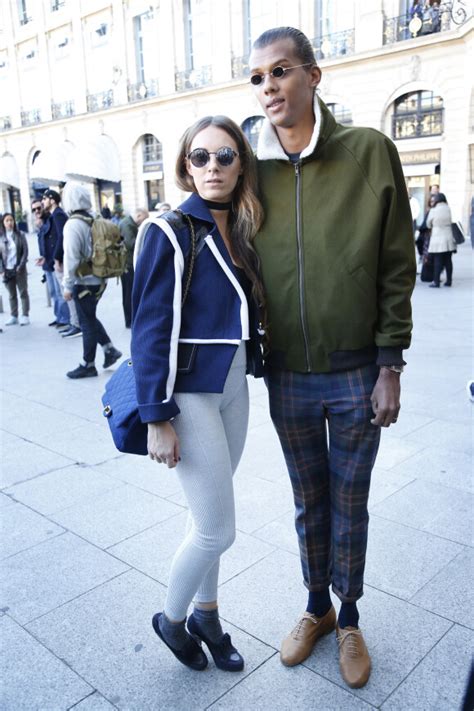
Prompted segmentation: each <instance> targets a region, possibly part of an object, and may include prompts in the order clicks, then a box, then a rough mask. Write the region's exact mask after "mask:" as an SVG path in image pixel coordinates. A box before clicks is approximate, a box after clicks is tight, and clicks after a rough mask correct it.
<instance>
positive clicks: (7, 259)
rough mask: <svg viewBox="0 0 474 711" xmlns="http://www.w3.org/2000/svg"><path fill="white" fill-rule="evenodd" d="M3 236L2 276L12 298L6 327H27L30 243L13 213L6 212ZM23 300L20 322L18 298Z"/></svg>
mask: <svg viewBox="0 0 474 711" xmlns="http://www.w3.org/2000/svg"><path fill="white" fill-rule="evenodd" d="M2 230H3V234H2V236H1V240H0V275H1V276H3V283H4V284H5V286H6V287H7V291H8V295H9V297H10V313H11V316H10V318H9V319H8V321H7V322H6V323H5V326H13V325H15V324H17V323H20V326H27V325H28V324H29V323H30V319H29V313H30V298H29V296H28V275H27V272H26V262H27V261H28V242H27V241H26V237H25V235H24V234H23V232H20V230H19V229H18V228H17V226H16V222H15V218H14V217H13V215H12V213H11V212H6V213H5V214H4V215H3V218H2ZM17 290H18V293H19V295H20V299H21V310H22V315H21V316H20V319H19V320H18V296H17Z"/></svg>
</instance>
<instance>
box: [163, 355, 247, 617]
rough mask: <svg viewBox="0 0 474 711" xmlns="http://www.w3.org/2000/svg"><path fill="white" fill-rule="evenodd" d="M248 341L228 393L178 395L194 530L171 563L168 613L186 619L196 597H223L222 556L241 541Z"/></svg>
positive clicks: (183, 473)
mask: <svg viewBox="0 0 474 711" xmlns="http://www.w3.org/2000/svg"><path fill="white" fill-rule="evenodd" d="M245 370H246V356H245V343H244V342H242V343H241V344H240V346H239V348H238V349H237V352H236V354H235V357H234V360H233V363H232V366H231V369H230V370H229V374H228V376H227V380H226V383H225V387H224V392H223V393H175V399H176V402H177V403H178V406H179V409H180V411H181V412H180V414H179V415H178V416H177V417H176V419H175V420H174V421H173V425H174V428H175V430H176V433H177V435H178V437H179V441H180V447H181V461H180V463H179V464H178V466H177V467H176V470H175V471H176V474H177V476H178V478H179V481H180V483H181V486H182V487H183V491H184V494H185V496H186V500H187V503H188V506H189V518H188V528H187V533H186V537H185V539H184V541H183V542H182V543H181V545H180V547H179V548H178V550H177V551H176V553H175V556H174V558H173V562H172V565H171V572H170V578H169V584H168V593H167V596H166V601H165V605H164V611H165V614H166V616H167V617H168V618H169V619H171V620H174V621H178V620H183V619H184V618H185V617H186V615H187V611H188V607H189V605H190V603H191V601H192V600H193V598H194V600H195V602H214V601H215V600H217V580H218V576H219V558H220V556H221V554H222V553H223V552H224V551H225V550H227V548H229V547H230V546H231V545H232V543H233V542H234V539H235V504H234V488H233V483H232V476H233V474H234V472H235V470H236V468H237V465H238V463H239V460H240V457H241V454H242V450H243V448H244V444H245V438H246V435H247V426H248V413H249V396H248V386H247V379H246V376H245Z"/></svg>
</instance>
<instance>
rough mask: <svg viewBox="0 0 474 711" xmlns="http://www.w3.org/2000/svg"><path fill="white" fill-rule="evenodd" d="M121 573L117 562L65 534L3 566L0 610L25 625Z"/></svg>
mask: <svg viewBox="0 0 474 711" xmlns="http://www.w3.org/2000/svg"><path fill="white" fill-rule="evenodd" d="M125 570H128V566H127V565H125V564H124V563H122V562H121V561H118V560H116V559H115V558H113V557H112V556H110V555H108V554H107V553H104V552H103V551H100V550H98V549H97V548H96V547H95V546H91V545H90V544H89V543H87V542H86V541H83V540H82V539H80V538H78V537H77V536H73V535H72V534H70V533H65V534H63V535H62V536H56V537H55V538H53V539H51V540H48V541H46V542H44V543H41V544H39V545H37V546H34V547H33V548H29V549H28V550H26V551H22V552H21V553H18V554H17V555H14V556H11V557H10V558H7V559H6V560H5V561H4V562H3V564H2V573H3V580H2V585H1V586H0V601H1V602H0V607H2V608H5V607H8V608H9V614H11V616H12V617H14V618H15V619H16V620H17V621H18V622H21V623H25V622H27V621H29V620H33V619H34V618H36V617H38V616H39V615H44V614H45V613H46V612H49V611H50V610H53V609H54V608H55V607H57V606H58V605H62V604H64V603H65V602H67V601H68V600H71V599H72V598H74V597H76V596H77V595H81V594H82V593H84V592H85V591H86V590H90V589H91V588H93V587H95V586H96V585H100V584H101V583H103V582H105V581H106V580H110V578H113V577H115V576H116V575H119V574H120V573H122V572H124V571H125Z"/></svg>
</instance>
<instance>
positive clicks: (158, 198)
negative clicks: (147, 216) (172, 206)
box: [132, 131, 166, 211]
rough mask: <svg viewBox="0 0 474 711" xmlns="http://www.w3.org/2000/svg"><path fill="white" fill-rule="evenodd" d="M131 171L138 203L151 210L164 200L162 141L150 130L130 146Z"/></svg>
mask: <svg viewBox="0 0 474 711" xmlns="http://www.w3.org/2000/svg"><path fill="white" fill-rule="evenodd" d="M132 160H133V168H134V170H133V172H134V178H135V185H136V187H137V191H136V194H137V198H138V204H137V205H135V206H134V207H140V206H143V207H146V208H147V209H148V210H149V211H153V210H154V209H155V206H156V205H157V203H159V202H164V201H165V199H166V198H165V176H164V167H163V143H162V142H161V141H160V139H159V138H158V136H156V135H155V134H154V133H151V132H150V131H145V132H143V133H141V134H140V136H139V137H138V138H137V139H136V141H135V143H134V145H133V147H132Z"/></svg>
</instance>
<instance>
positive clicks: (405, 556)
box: [365, 515, 463, 600]
mask: <svg viewBox="0 0 474 711" xmlns="http://www.w3.org/2000/svg"><path fill="white" fill-rule="evenodd" d="M462 550H463V547H462V546H460V545H458V544H457V543H451V541H445V540H440V539H439V538H437V537H436V536H432V535H430V534H428V533H423V532H421V531H416V530H413V528H408V527H407V526H402V525H400V524H398V523H393V522H392V521H386V520H385V519H381V518H379V517H378V516H374V515H372V516H371V518H370V524H369V544H368V548H367V563H366V570H365V581H366V583H368V584H369V585H372V586H373V587H375V588H378V589H379V590H384V591H385V592H388V593H391V594H392V595H396V596H397V597H401V598H403V599H405V600H409V599H410V598H411V597H412V596H413V595H414V594H415V593H416V592H417V591H418V590H420V588H422V587H423V585H425V584H426V583H427V582H428V581H429V580H431V578H433V576H434V575H436V574H437V573H438V572H439V571H440V570H442V568H444V567H445V565H447V563H449V562H450V561H451V560H453V559H454V558H455V557H456V556H457V555H458V554H459V553H460V552H461V551H462Z"/></svg>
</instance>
